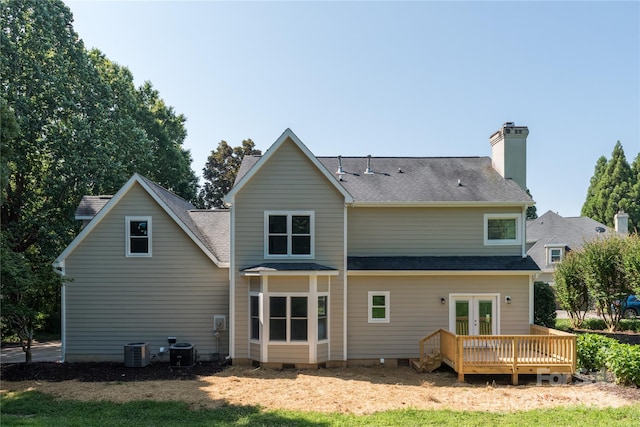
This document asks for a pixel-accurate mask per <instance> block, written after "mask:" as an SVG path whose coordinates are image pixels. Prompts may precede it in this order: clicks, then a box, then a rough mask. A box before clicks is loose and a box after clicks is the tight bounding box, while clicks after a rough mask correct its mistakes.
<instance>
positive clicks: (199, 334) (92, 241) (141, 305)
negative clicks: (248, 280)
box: [65, 184, 229, 361]
mask: <svg viewBox="0 0 640 427" xmlns="http://www.w3.org/2000/svg"><path fill="white" fill-rule="evenodd" d="M126 216H151V217H152V246H153V256H152V257H149V258H147V257H137V258H136V257H125V217H126ZM65 270H66V275H67V277H68V278H69V279H71V280H72V281H71V282H68V283H67V284H66V342H65V349H66V354H65V359H66V360H67V361H80V360H112V361H123V346H124V344H127V343H131V342H147V343H149V344H150V346H151V353H156V352H158V350H159V347H161V346H163V347H168V346H169V345H168V341H167V337H169V336H175V337H176V338H177V340H178V342H188V343H191V344H193V345H194V348H195V350H196V351H197V353H198V355H199V356H200V358H201V359H203V360H206V359H209V358H210V356H211V354H212V353H218V352H219V353H223V354H227V353H228V332H227V331H224V332H222V334H221V339H220V348H219V349H218V348H217V343H216V339H215V337H214V336H213V316H214V315H215V314H222V315H225V316H227V318H228V315H229V311H228V300H229V291H228V289H229V285H228V269H220V268H218V267H216V266H215V264H214V263H213V261H211V260H210V259H209V258H208V257H206V256H205V254H204V253H203V252H202V251H201V249H199V248H198V247H197V246H196V245H195V243H193V241H192V240H191V239H189V237H188V236H187V235H186V234H185V233H184V231H182V230H181V229H180V228H179V227H178V225H177V224H176V223H175V222H174V221H173V220H172V219H171V218H170V217H169V216H168V215H167V214H166V213H165V212H164V211H163V210H162V209H161V208H160V207H159V206H158V205H157V204H156V202H155V201H154V200H153V199H152V198H151V197H150V196H149V195H148V194H147V193H146V192H145V191H144V190H143V189H142V188H141V187H140V186H139V185H137V184H136V185H134V186H133V187H132V188H131V190H130V191H129V193H127V194H126V195H125V196H124V197H123V199H121V201H120V203H118V205H116V206H115V207H114V208H113V209H112V211H111V212H109V214H108V215H107V216H106V217H105V218H104V219H103V220H102V222H100V223H99V224H98V225H97V227H96V228H94V230H93V231H92V233H90V234H89V235H88V236H87V237H86V238H85V239H84V240H83V241H82V242H81V243H80V244H79V246H78V247H77V248H76V249H75V251H74V252H73V253H72V254H71V255H69V257H68V258H67V260H66V265H65ZM166 357H167V358H166V360H168V356H166Z"/></svg>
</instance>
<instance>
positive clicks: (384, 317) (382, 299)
mask: <svg viewBox="0 0 640 427" xmlns="http://www.w3.org/2000/svg"><path fill="white" fill-rule="evenodd" d="M389 297H390V292H389V291H372V292H369V304H368V305H369V309H368V312H369V323H389V319H390V317H389Z"/></svg>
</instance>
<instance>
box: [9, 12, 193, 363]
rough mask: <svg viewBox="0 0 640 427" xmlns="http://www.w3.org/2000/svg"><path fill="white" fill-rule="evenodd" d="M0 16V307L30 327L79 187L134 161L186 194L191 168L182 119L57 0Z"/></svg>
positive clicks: (55, 293) (45, 296)
mask: <svg viewBox="0 0 640 427" xmlns="http://www.w3.org/2000/svg"><path fill="white" fill-rule="evenodd" d="M0 16H1V20H0V22H2V31H1V32H0V42H1V46H0V47H1V49H0V51H1V52H2V55H0V88H1V90H2V92H1V94H0V98H1V105H2V111H1V112H2V153H1V154H2V158H1V168H0V170H1V183H2V188H1V189H0V194H1V202H2V209H1V218H0V232H1V233H2V234H1V236H0V237H1V239H2V251H3V253H2V261H3V266H2V277H1V280H0V285H1V293H2V300H3V310H2V313H1V314H2V317H1V319H2V327H3V332H5V333H6V332H7V331H8V330H7V328H9V331H8V332H13V333H18V334H20V333H22V332H20V330H22V329H24V328H23V327H22V326H15V325H18V324H20V325H23V326H24V325H27V326H25V327H26V328H27V329H30V331H29V332H28V333H25V334H23V336H27V337H32V336H33V329H34V328H37V327H38V326H39V325H41V324H43V322H44V321H46V320H47V318H48V319H55V318H58V317H59V300H60V285H61V279H60V277H59V276H58V275H56V274H54V273H53V271H52V268H51V262H52V261H53V259H54V258H55V257H56V256H57V255H58V254H59V253H60V252H61V251H62V249H63V248H64V247H65V246H66V245H67V244H68V243H69V242H70V241H71V240H72V239H73V237H74V236H75V235H76V234H77V232H78V228H79V225H78V224H77V223H76V222H75V221H74V219H73V213H74V210H75V208H76V207H77V205H78V202H79V200H80V198H81V197H82V196H83V195H85V194H112V193H114V192H115V191H116V190H117V189H118V188H120V186H121V185H122V183H124V182H125V181H126V180H127V179H128V178H129V177H130V176H131V174H133V173H134V172H140V173H142V174H144V175H147V176H149V178H151V179H154V180H156V181H158V182H160V183H161V184H163V185H165V186H167V187H169V188H172V189H174V190H176V191H177V192H178V193H179V194H180V195H182V196H183V197H184V198H186V199H189V200H194V199H195V198H196V196H197V192H196V180H195V175H194V173H193V171H192V170H191V169H190V167H189V164H190V161H191V158H190V154H189V152H188V151H186V150H183V149H182V143H183V141H184V137H185V135H186V130H185V127H184V123H185V120H186V119H185V118H184V117H183V116H181V115H177V114H175V112H174V111H173V110H172V109H171V108H170V107H168V106H166V105H165V104H164V101H163V100H162V99H161V98H160V96H159V94H158V92H157V91H155V90H154V89H153V88H152V86H151V84H145V85H144V86H143V87H142V88H139V89H135V88H134V85H133V77H132V76H131V73H130V72H129V71H128V70H127V69H126V68H124V67H120V66H118V65H117V64H114V63H112V62H111V61H109V60H108V59H107V58H105V57H104V55H102V54H100V53H99V52H97V51H96V52H92V53H88V52H87V51H86V49H85V47H84V44H83V43H82V40H80V38H79V37H78V35H77V34H76V33H75V31H74V30H73V26H72V22H73V17H72V14H71V11H70V10H69V8H68V7H66V6H65V5H64V3H63V2H62V1H61V0H0ZM172 162H173V163H172ZM5 263H6V264H5ZM5 266H6V268H5ZM14 303H15V304H14ZM10 304H14V305H10ZM21 307H22V308H23V310H19V309H20V308H21ZM9 313H11V319H10V316H9ZM16 316H22V319H20V322H16V321H15V319H16V318H17V317H16ZM37 319H40V320H38V321H36V320H37ZM9 320H11V321H9ZM28 339H31V338H28ZM25 348H29V345H26V346H25ZM28 358H29V357H28V355H27V359H28Z"/></svg>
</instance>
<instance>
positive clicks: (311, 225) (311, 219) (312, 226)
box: [264, 211, 316, 259]
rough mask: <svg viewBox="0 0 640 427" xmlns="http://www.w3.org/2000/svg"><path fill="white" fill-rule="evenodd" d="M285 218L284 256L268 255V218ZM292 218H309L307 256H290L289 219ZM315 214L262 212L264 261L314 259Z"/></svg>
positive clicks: (308, 212) (305, 212) (311, 212)
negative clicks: (285, 240) (285, 241)
mask: <svg viewBox="0 0 640 427" xmlns="http://www.w3.org/2000/svg"><path fill="white" fill-rule="evenodd" d="M272 215H274V216H286V217H287V253H286V254H273V255H272V254H270V253H269V217H270V216H272ZM294 216H308V217H309V233H310V242H309V246H310V248H309V254H292V253H291V249H292V244H291V243H292V234H291V221H292V220H291V219H292V217H294ZM315 246H316V245H315V212H314V211H264V258H265V259H286V258H289V259H290V258H295V259H313V258H315Z"/></svg>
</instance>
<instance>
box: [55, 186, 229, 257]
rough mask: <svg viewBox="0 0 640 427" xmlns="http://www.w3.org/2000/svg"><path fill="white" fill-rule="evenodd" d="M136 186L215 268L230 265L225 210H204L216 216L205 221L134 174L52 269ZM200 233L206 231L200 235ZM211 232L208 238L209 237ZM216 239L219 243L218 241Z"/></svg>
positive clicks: (181, 201) (189, 206) (176, 198)
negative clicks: (145, 193)
mask: <svg viewBox="0 0 640 427" xmlns="http://www.w3.org/2000/svg"><path fill="white" fill-rule="evenodd" d="M135 184H139V185H140V186H141V187H142V188H143V189H144V190H145V191H146V192H147V193H148V194H149V195H150V196H151V197H152V198H153V199H154V200H155V201H156V202H157V203H158V205H159V206H160V207H161V208H162V209H163V210H164V211H165V212H166V213H167V214H168V215H169V216H170V217H171V218H172V219H173V220H174V221H175V222H176V224H177V225H178V226H179V227H180V228H182V230H183V231H184V232H185V233H186V234H187V236H189V237H190V238H191V240H193V242H194V243H195V244H196V245H197V246H198V247H199V248H200V249H201V250H202V251H203V252H204V253H205V255H206V256H207V257H208V258H209V259H211V260H212V261H213V262H214V263H215V264H216V265H217V266H218V267H228V266H229V257H230V255H229V246H228V241H229V225H228V224H229V220H228V216H229V213H228V211H225V210H220V211H215V210H211V211H204V212H208V213H209V215H211V216H214V215H215V219H210V218H205V217H204V215H198V213H197V212H198V211H197V210H196V209H195V206H193V205H192V204H191V203H189V202H187V201H186V200H184V199H182V198H181V197H179V196H177V195H175V194H173V193H172V192H170V191H169V190H166V189H165V188H163V187H161V186H160V185H158V184H156V183H154V182H153V181H150V180H148V179H147V178H145V177H143V176H141V175H138V174H134V175H133V176H132V177H131V178H130V179H129V180H128V181H127V182H126V183H125V184H124V185H123V186H122V188H121V189H120V190H119V191H118V192H117V193H116V194H115V195H114V196H113V197H111V198H110V199H109V200H107V202H106V203H105V204H104V206H103V207H102V208H101V209H100V210H99V211H98V212H97V213H96V215H95V217H93V219H92V220H91V222H89V224H88V225H87V226H86V227H85V228H84V229H83V230H82V231H81V232H80V233H79V234H78V235H77V236H76V238H75V239H74V240H73V241H72V242H71V243H70V244H69V246H67V248H66V249H65V250H64V251H63V252H62V253H61V254H60V255H59V256H58V257H57V258H56V260H55V261H54V263H53V264H54V266H56V267H57V266H61V265H64V261H65V259H66V258H67V257H68V256H69V255H70V254H71V253H72V252H73V251H74V250H75V249H76V247H77V246H78V245H79V244H80V243H81V242H82V241H83V240H84V239H85V238H86V236H88V235H89V233H91V231H92V230H93V229H94V228H95V227H96V226H97V225H98V224H99V223H100V222H101V221H102V219H103V218H104V217H105V216H107V215H108V213H109V212H110V211H111V209H113V207H114V206H116V205H117V204H118V202H119V201H120V200H121V199H122V198H123V197H124V196H125V195H126V194H127V193H128V192H129V190H131V188H133V186H134V185H135ZM83 200H84V198H83ZM86 200H91V199H86ZM225 217H226V218H225ZM214 226H217V227H219V229H218V230H216V231H215V232H212V229H213V227H214ZM225 226H226V228H225ZM203 230H206V231H204V232H203ZM210 232H211V235H210V236H208V233H210ZM207 236H208V237H207ZM217 237H220V239H217ZM218 240H221V241H220V242H219V241H218Z"/></svg>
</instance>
